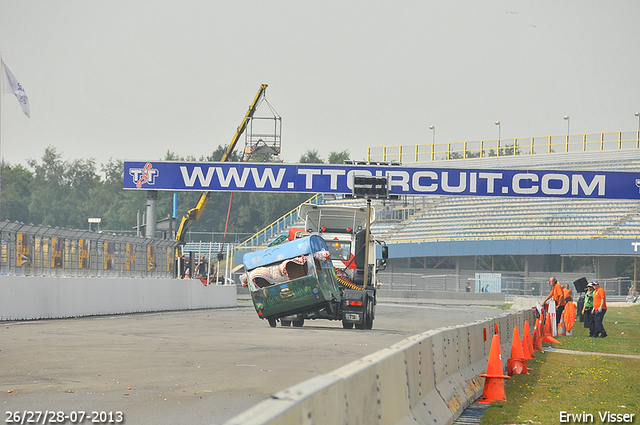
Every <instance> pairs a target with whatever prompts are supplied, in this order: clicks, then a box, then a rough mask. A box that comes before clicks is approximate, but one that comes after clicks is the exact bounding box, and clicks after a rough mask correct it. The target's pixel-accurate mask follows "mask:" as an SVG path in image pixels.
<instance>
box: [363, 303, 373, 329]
mask: <svg viewBox="0 0 640 425" xmlns="http://www.w3.org/2000/svg"><path fill="white" fill-rule="evenodd" d="M364 328H365V329H373V303H372V302H371V301H369V302H368V303H367V314H366V315H365V317H364Z"/></svg>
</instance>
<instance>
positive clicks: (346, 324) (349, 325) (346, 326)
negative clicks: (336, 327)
mask: <svg viewBox="0 0 640 425" xmlns="http://www.w3.org/2000/svg"><path fill="white" fill-rule="evenodd" d="M342 329H353V323H350V322H345V321H344V320H343V321H342Z"/></svg>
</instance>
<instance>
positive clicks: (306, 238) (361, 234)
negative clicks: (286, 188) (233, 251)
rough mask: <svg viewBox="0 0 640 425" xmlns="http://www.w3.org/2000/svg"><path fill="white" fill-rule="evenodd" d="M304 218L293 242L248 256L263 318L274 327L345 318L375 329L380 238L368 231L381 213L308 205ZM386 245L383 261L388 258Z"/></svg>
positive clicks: (248, 278) (348, 323)
mask: <svg viewBox="0 0 640 425" xmlns="http://www.w3.org/2000/svg"><path fill="white" fill-rule="evenodd" d="M298 217H304V218H305V228H304V229H297V228H293V229H291V230H290V232H289V237H288V239H289V241H288V242H284V243H282V244H279V245H274V246H270V247H268V248H266V249H262V250H258V251H254V252H251V253H247V254H245V255H244V258H243V263H244V267H245V271H246V273H245V274H244V275H243V278H242V279H243V285H246V286H248V287H249V290H250V293H251V299H252V301H253V305H254V307H255V310H256V313H257V314H258V317H260V318H261V319H266V320H267V321H268V322H269V325H270V326H271V327H275V326H276V325H277V323H278V322H280V323H281V325H282V326H290V325H293V326H295V327H301V326H303V324H304V321H305V320H313V319H328V320H340V321H342V327H343V328H345V329H352V328H354V327H355V328H356V329H372V328H373V320H374V318H375V305H376V285H375V284H374V283H372V282H375V274H374V273H367V272H369V271H371V272H375V270H376V266H377V265H376V264H375V244H376V243H377V241H375V240H374V239H373V238H368V237H367V233H368V232H370V224H371V222H372V221H373V217H375V214H374V215H370V214H368V212H367V210H366V209H365V208H358V207H343V206H331V205H313V204H307V203H305V204H302V205H300V207H299V208H298ZM368 217H372V218H371V219H370V221H369V223H367V218H368ZM367 241H369V244H370V249H366V243H367ZM385 248H386V245H383V249H382V257H383V260H382V263H381V265H382V264H384V262H385V261H386V258H387V257H388V254H387V250H386V249H385ZM366 253H368V254H369V258H367V256H366Z"/></svg>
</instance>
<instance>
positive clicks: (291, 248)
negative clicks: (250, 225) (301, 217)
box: [243, 236, 341, 323]
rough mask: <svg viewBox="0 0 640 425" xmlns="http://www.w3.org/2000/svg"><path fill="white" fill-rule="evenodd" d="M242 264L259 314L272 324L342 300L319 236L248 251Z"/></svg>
mask: <svg viewBox="0 0 640 425" xmlns="http://www.w3.org/2000/svg"><path fill="white" fill-rule="evenodd" d="M243 263H244V267H245V271H246V278H247V284H248V286H249V290H250V291H251V299H252V300H253V306H254V307H255V309H256V313H258V316H259V317H260V318H263V319H269V321H270V323H271V322H272V321H275V320H276V319H279V318H281V317H285V316H290V315H294V314H304V313H313V312H317V311H319V310H322V309H325V308H326V309H327V310H329V311H334V310H335V309H334V308H333V307H332V306H333V305H335V304H336V303H338V304H339V303H340V301H341V294H340V289H339V287H338V280H337V277H336V272H335V269H334V268H333V265H332V264H331V257H330V254H329V250H328V249H327V244H326V243H325V241H324V239H322V238H321V237H319V236H307V237H304V238H301V239H296V240H294V241H291V242H287V243H283V244H280V245H276V246H273V247H270V248H266V249H263V250H259V251H254V252H250V253H247V254H245V255H244V257H243ZM274 323H275V322H274Z"/></svg>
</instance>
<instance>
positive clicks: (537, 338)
mask: <svg viewBox="0 0 640 425" xmlns="http://www.w3.org/2000/svg"><path fill="white" fill-rule="evenodd" d="M540 328H542V322H541V321H540V319H537V320H536V326H535V327H534V328H533V349H534V350H535V351H542V336H541V335H540Z"/></svg>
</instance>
